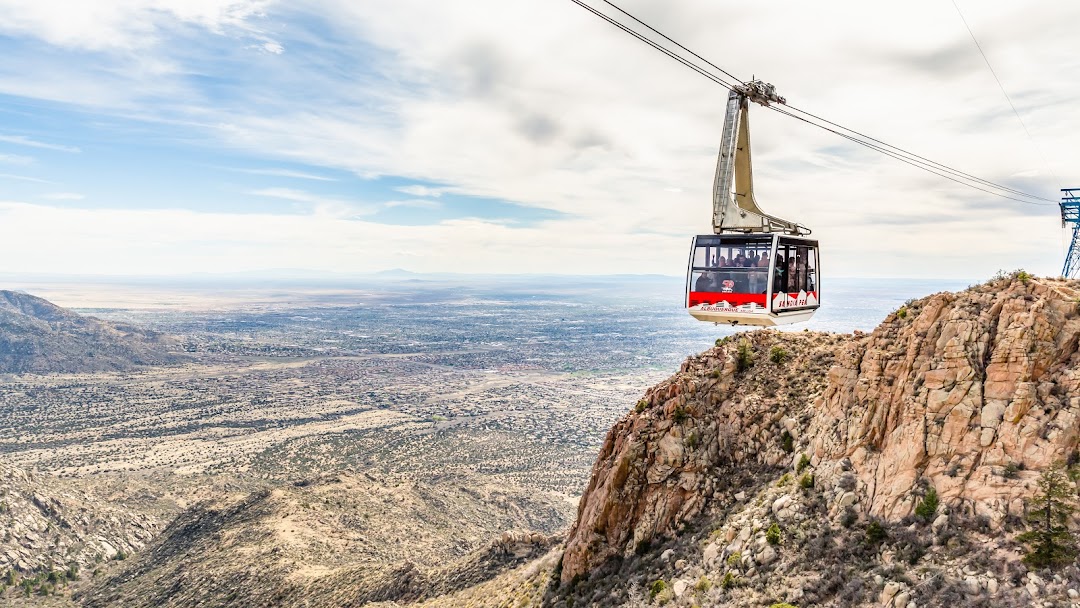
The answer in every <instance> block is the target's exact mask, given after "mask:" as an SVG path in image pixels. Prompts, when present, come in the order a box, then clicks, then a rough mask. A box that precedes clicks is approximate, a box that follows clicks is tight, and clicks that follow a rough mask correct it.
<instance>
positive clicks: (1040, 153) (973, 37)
mask: <svg viewBox="0 0 1080 608" xmlns="http://www.w3.org/2000/svg"><path fill="white" fill-rule="evenodd" d="M952 5H953V8H955V9H956V14H958V15H960V20H961V21H963V22H964V27H965V28H966V29H967V32H968V35H970V36H971V41H972V42H974V43H975V48H976V49H978V51H979V55H982V58H983V61H984V62H986V67H987V68H989V69H990V74H991V75H992V76H993V77H994V82H996V83H997V85H998V88H999V89H1001V94H1002V95H1004V96H1005V101H1007V102H1009V107H1010V108H1012V111H1013V114H1015V115H1016V120H1018V121H1020V126H1021V127H1023V128H1024V133H1027V136H1028V139H1029V140H1031V145H1032V146H1033V147H1034V148H1035V152H1037V153H1038V155H1039V157H1040V158H1042V161H1043V164H1044V165H1046V169H1047V170H1048V171H1049V172H1050V175H1051V176H1053V178H1054V180H1055V181H1058V176H1057V174H1055V173H1054V169H1053V168H1052V167H1051V166H1050V163H1049V162H1048V161H1047V160H1046V155H1045V154H1043V151H1042V148H1040V147H1039V144H1038V142H1036V141H1035V138H1034V137H1032V135H1031V131H1029V130H1028V127H1027V123H1025V122H1024V119H1023V118H1021V117H1020V111H1019V110H1017V109H1016V104H1014V103H1013V100H1012V98H1011V97H1009V93H1008V91H1006V90H1005V85H1004V84H1002V82H1001V79H1000V78H998V75H997V72H996V71H994V66H992V65H990V59H989V58H988V57H987V56H986V53H985V52H983V48H982V45H981V44H979V40H978V38H976V37H975V32H974V31H973V30H972V29H971V26H970V25H968V21H967V19H966V18H965V17H964V13H963V11H961V10H960V5H959V4H957V3H956V0H952Z"/></svg>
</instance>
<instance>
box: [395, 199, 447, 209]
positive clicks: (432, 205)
mask: <svg viewBox="0 0 1080 608" xmlns="http://www.w3.org/2000/svg"><path fill="white" fill-rule="evenodd" d="M383 205H384V206H386V207H390V208H394V207H413V208H416V209H441V208H442V206H443V204H442V203H441V202H439V201H432V200H424V199H409V200H404V201H388V202H385V203H383Z"/></svg>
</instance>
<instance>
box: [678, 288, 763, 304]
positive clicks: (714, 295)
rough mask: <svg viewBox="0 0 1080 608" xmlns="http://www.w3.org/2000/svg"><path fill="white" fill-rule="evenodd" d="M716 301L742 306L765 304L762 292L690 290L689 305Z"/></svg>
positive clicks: (714, 302)
mask: <svg viewBox="0 0 1080 608" xmlns="http://www.w3.org/2000/svg"><path fill="white" fill-rule="evenodd" d="M717 302H727V303H728V304H731V305H732V306H742V305H743V304H751V303H753V304H757V305H759V306H765V294H763V293H723V292H719V291H691V292H690V306H697V305H698V304H716V303H717Z"/></svg>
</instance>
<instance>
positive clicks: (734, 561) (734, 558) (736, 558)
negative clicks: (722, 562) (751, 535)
mask: <svg viewBox="0 0 1080 608" xmlns="http://www.w3.org/2000/svg"><path fill="white" fill-rule="evenodd" d="M741 560H742V553H740V552H738V551H736V552H734V553H732V554H731V555H729V556H728V558H727V565H728V567H729V568H735V567H737V566H738V565H739V562H740V561H741Z"/></svg>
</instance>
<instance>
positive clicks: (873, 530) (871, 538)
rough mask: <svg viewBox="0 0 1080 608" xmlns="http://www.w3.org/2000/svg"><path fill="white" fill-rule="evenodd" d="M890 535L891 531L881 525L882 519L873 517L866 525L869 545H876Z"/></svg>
mask: <svg viewBox="0 0 1080 608" xmlns="http://www.w3.org/2000/svg"><path fill="white" fill-rule="evenodd" d="M888 537H889V533H888V532H887V531H886V530H885V526H882V525H881V522H880V521H878V520H876V519H871V520H870V523H869V524H867V525H866V543H867V544H868V545H870V546H873V547H876V546H878V545H880V544H881V543H882V542H884V541H885V539H886V538H888Z"/></svg>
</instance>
